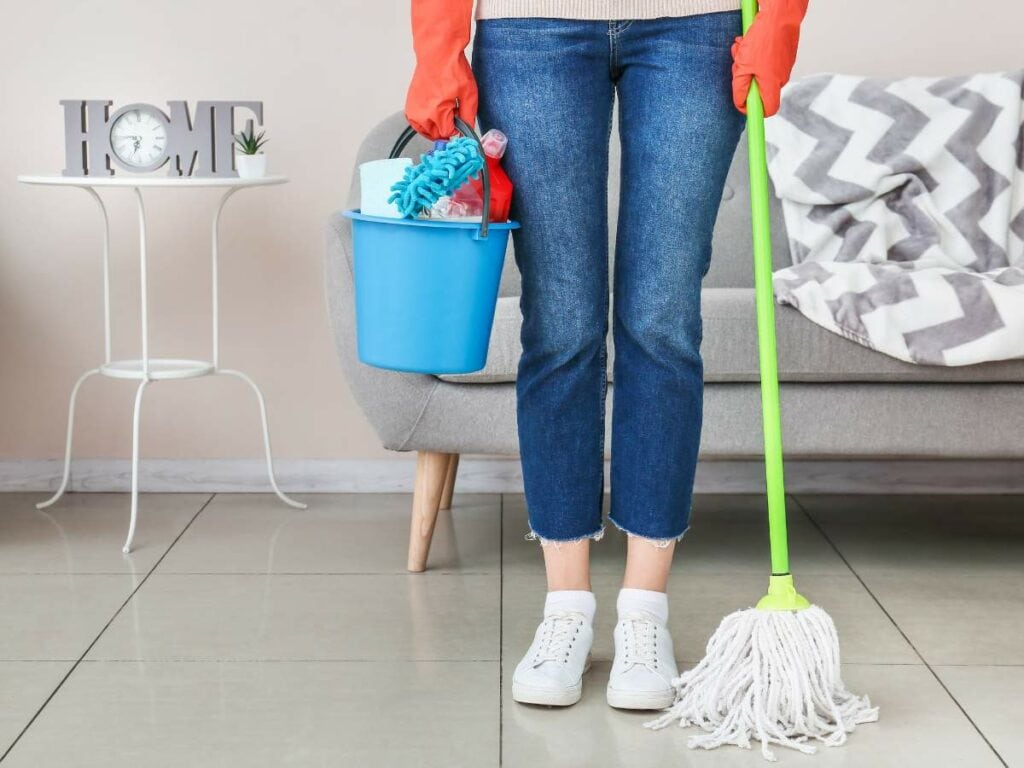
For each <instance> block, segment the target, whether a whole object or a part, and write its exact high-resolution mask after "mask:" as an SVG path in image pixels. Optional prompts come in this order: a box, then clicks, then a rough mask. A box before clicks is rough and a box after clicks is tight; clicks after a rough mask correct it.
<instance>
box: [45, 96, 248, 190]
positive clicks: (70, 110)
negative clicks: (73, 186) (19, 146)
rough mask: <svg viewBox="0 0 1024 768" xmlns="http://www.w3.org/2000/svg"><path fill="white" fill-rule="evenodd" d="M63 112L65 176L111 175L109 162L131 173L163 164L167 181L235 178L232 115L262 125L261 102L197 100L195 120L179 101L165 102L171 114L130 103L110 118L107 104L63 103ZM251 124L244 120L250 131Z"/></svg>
mask: <svg viewBox="0 0 1024 768" xmlns="http://www.w3.org/2000/svg"><path fill="white" fill-rule="evenodd" d="M60 103H61V105H63V107H64V146H65V154H66V157H67V160H66V162H65V168H64V175H65V176H113V175H114V170H113V168H112V167H111V161H113V163H114V164H115V165H117V166H119V167H120V168H122V169H124V170H126V171H132V172H134V173H141V172H144V171H155V170H157V169H158V168H160V167H161V166H163V165H164V164H166V163H167V162H168V161H170V167H169V168H168V173H167V175H168V176H237V175H238V174H237V172H236V171H235V167H234V151H233V149H232V147H233V145H234V141H235V110H236V109H246V110H249V111H250V112H252V113H253V114H254V115H255V116H256V120H257V121H258V123H259V125H263V102H262V101H198V102H196V111H195V121H194V122H193V120H192V117H191V116H190V115H189V110H188V104H187V103H186V102H184V101H169V102H167V107H168V109H169V111H170V115H168V114H167V113H165V112H164V111H163V110H161V109H158V108H157V107H154V106H152V105H150V104H129V105H128V106H125V107H121V108H120V109H119V110H117V111H116V112H115V113H114V114H113V115H111V114H110V105H111V104H112V103H113V102H111V101H106V100H102V99H101V100H81V99H67V100H63V101H61V102H60ZM252 128H253V121H252V120H251V119H250V120H247V121H246V131H248V132H251V131H252Z"/></svg>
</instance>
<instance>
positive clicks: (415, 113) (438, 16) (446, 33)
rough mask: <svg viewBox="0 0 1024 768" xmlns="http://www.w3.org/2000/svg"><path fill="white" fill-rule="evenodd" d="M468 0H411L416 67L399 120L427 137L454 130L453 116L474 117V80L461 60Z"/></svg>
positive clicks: (442, 136) (472, 120) (468, 25)
mask: <svg viewBox="0 0 1024 768" xmlns="http://www.w3.org/2000/svg"><path fill="white" fill-rule="evenodd" d="M472 21H473V0H412V43H413V49H414V50H415V51H416V71H415V72H414V73H413V76H412V83H411V84H410V85H409V93H408V95H407V96H406V99H405V118H406V120H408V121H409V125H411V126H412V127H413V128H414V129H416V132H417V133H420V134H422V135H423V136H426V137H427V138H428V139H431V140H436V139H448V138H451V136H452V134H453V133H455V121H454V119H453V116H454V115H455V100H456V99H458V113H459V117H461V118H462V119H463V120H465V121H466V122H467V123H469V124H470V125H473V124H474V123H475V121H476V108H477V92H476V79H475V78H474V77H473V70H472V69H470V66H469V61H468V60H467V59H466V46H467V45H469V35H470V28H471V26H472Z"/></svg>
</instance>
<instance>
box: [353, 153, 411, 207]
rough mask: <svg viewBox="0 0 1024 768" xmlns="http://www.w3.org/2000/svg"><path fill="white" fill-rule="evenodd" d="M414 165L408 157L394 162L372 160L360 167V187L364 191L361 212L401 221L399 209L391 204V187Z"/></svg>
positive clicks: (396, 159)
mask: <svg viewBox="0 0 1024 768" xmlns="http://www.w3.org/2000/svg"><path fill="white" fill-rule="evenodd" d="M410 165H412V160H411V159H410V158H408V157H396V158H394V159H393V160H371V161H369V162H367V163H363V164H362V165H360V166H359V185H360V188H361V190H362V198H361V200H360V210H361V211H362V213H363V214H364V215H366V216H388V217H390V218H393V219H400V218H401V215H400V214H399V213H398V208H396V207H395V205H394V203H389V202H388V198H389V197H390V196H391V185H392V184H394V183H395V182H396V181H398V180H399V179H401V178H402V175H403V174H404V173H405V169H406V168H408V167H409V166H410Z"/></svg>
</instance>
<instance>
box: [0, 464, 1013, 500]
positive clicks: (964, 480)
mask: <svg viewBox="0 0 1024 768" xmlns="http://www.w3.org/2000/svg"><path fill="white" fill-rule="evenodd" d="M274 466H275V469H276V471H277V478H278V482H279V484H280V485H281V487H282V488H284V489H285V490H288V491H294V492H297V493H388V492H391V493H408V492H411V491H412V486H413V475H414V473H415V461H414V459H413V457H411V456H410V457H408V458H406V457H405V456H403V457H401V458H395V459H282V460H279V461H277V462H275V465H274ZM61 468H62V465H61V462H60V461H58V460H55V459H41V460H26V461H18V460H8V461H0V491H48V490H53V489H54V488H56V487H57V485H58V482H59V480H60V472H61ZM129 470H130V463H129V462H128V461H127V460H125V459H79V460H77V461H74V462H73V463H72V473H71V484H70V487H71V489H72V490H74V491H127V490H128V487H129ZM606 471H607V466H606ZM786 484H787V488H788V489H789V490H790V492H792V493H836V494H856V493H863V494H881V493H889V494H898V493H913V494H921V493H1024V461H1016V460H982V461H978V460H969V461H968V460H944V461H903V460H892V461H806V460H803V461H790V462H788V463H787V464H786ZM139 487H140V488H141V489H142V490H143V491H147V492H186V491H192V492H207V493H212V492H224V493H229V492H243V493H259V492H266V491H269V489H270V488H269V485H268V482H267V474H266V465H265V464H264V463H263V462H262V461H261V460H258V459H189V460H180V459H146V460H143V461H142V462H141V472H140V476H139ZM522 489H523V479H522V473H521V472H520V467H519V460H518V459H515V458H504V459H502V458H499V459H489V458H475V457H466V458H464V459H463V460H462V461H461V462H460V464H459V480H458V490H459V491H460V492H471V493H519V492H522ZM696 491H697V492H698V493H760V492H763V491H764V468H763V465H762V464H761V463H760V462H756V461H706V462H701V464H700V465H699V466H698V468H697V480H696Z"/></svg>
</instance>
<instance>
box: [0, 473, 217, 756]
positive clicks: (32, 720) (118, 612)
mask: <svg viewBox="0 0 1024 768" xmlns="http://www.w3.org/2000/svg"><path fill="white" fill-rule="evenodd" d="M216 495H217V494H216V493H211V494H210V495H209V497H208V498H207V499H206V501H204V502H203V503H202V504H201V505H200V506H199V509H198V510H196V513H195V514H194V515H192V517H191V519H189V521H188V522H187V523H186V524H185V527H184V528H182V529H181V530H180V531H179V532H178V535H177V536H175V537H174V540H173V541H172V542H171V543H170V544H169V545H168V547H167V549H165V550H164V553H163V554H162V555H160V557H159V558H157V561H156V562H155V563H153V567H152V568H150V569H149V570H148V571H147V572H146V575H145V576H143V577H142V580H141V581H140V582H139V583H138V584H137V585H136V586H135V588H134V589H133V590H132V591H131V592H129V593H128V597H126V598H125V599H124V602H123V603H121V605H120V606H119V607H118V609H117V610H116V611H114V615H113V616H111V617H110V619H108V620H107V623H106V624H104V625H103V628H102V629H100V631H99V633H98V634H97V635H96V637H94V638H93V639H92V642H90V643H89V645H88V646H86V649H85V650H84V651H82V655H81V656H79V657H78V659H77V660H76V661H75V662H74V664H72V665H71V669H69V670H68V671H67V673H66V674H65V675H64V676H63V677H62V678H61V679H60V682H58V683H57V685H56V686H55V687H54V689H53V690H52V691H50V695H49V696H47V697H46V699H45V701H43V703H42V704H41V705H40V706H39V709H37V710H36V711H35V714H33V715H32V717H31V718H30V719H29V721H28V722H27V723H26V724H25V727H24V728H22V729H21V731H19V733H18V735H17V736H16V737H15V738H14V741H12V742H11V743H10V744H9V745H8V747H7V749H5V750H4V753H3V754H2V755H0V763H2V762H3V761H4V760H6V759H7V756H8V755H9V754H10V753H11V750H12V749H14V748H15V747H16V746H17V745H18V742H19V741H21V738H22V737H23V736H24V735H25V734H26V733H27V732H28V729H29V728H31V727H32V724H33V723H35V721H36V720H37V719H38V718H39V715H41V714H42V713H43V710H44V709H46V707H47V706H49V704H50V702H51V701H53V697H54V696H56V695H57V692H58V691H60V689H61V688H63V687H64V683H66V682H67V681H68V678H70V677H71V675H72V674H73V673H74V671H75V670H76V669H78V666H79V665H80V664H81V663H82V661H83V660H84V659H85V657H86V656H87V655H88V654H89V651H91V650H92V649H93V646H95V645H96V643H97V642H99V639H100V638H101V637H102V636H103V633H104V632H106V631H107V629H108V628H109V627H110V625H111V624H112V623H113V622H114V619H116V618H117V617H118V616H120V615H121V611H123V610H124V609H125V606H126V605H128V603H129V602H131V599H132V598H133V597H135V594H136V593H137V592H138V591H139V590H140V589H142V585H143V584H145V583H146V582H147V581H148V580H149V577H150V576H152V575H153V571H155V570H156V569H157V567H159V565H160V563H162V562H163V561H164V558H165V557H167V553H169V552H170V551H171V550H172V549H173V548H174V545H175V544H177V543H178V540H179V539H181V537H182V536H184V535H185V531H187V530H188V529H189V528H190V527H191V526H192V523H194V522H195V521H196V518H197V517H199V515H201V514H202V512H203V510H204V509H206V508H207V507H208V506H209V505H210V502H211V501H213V499H214V497H215V496H216Z"/></svg>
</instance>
